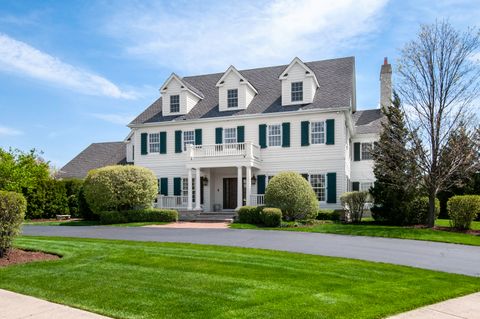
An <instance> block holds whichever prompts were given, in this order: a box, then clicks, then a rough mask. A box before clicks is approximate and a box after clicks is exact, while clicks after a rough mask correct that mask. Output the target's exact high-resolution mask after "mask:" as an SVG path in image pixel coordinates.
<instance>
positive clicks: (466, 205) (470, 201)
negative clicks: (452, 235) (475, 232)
mask: <svg viewBox="0 0 480 319" xmlns="http://www.w3.org/2000/svg"><path fill="white" fill-rule="evenodd" d="M447 209H448V216H449V217H450V225H451V226H452V227H454V228H456V229H470V226H471V224H472V221H473V220H474V219H475V218H476V217H477V215H480V195H462V196H453V197H451V198H450V199H449V200H448V202H447Z"/></svg>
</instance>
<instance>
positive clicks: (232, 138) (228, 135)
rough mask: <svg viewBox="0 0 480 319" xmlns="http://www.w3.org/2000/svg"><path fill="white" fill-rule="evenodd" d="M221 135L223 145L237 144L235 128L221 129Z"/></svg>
mask: <svg viewBox="0 0 480 319" xmlns="http://www.w3.org/2000/svg"><path fill="white" fill-rule="evenodd" d="M223 134H224V138H223V143H225V144H232V143H237V128H236V127H231V128H225V129H223Z"/></svg>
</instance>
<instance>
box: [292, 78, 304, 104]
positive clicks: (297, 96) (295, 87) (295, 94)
mask: <svg viewBox="0 0 480 319" xmlns="http://www.w3.org/2000/svg"><path fill="white" fill-rule="evenodd" d="M298 101H303V82H292V102H298Z"/></svg>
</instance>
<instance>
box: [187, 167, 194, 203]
mask: <svg viewBox="0 0 480 319" xmlns="http://www.w3.org/2000/svg"><path fill="white" fill-rule="evenodd" d="M192 198H193V193H192V169H191V168H189V169H188V206H187V209H188V210H192Z"/></svg>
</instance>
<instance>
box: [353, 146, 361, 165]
mask: <svg viewBox="0 0 480 319" xmlns="http://www.w3.org/2000/svg"><path fill="white" fill-rule="evenodd" d="M353 160H354V161H355V162H358V161H359V160H360V143H353Z"/></svg>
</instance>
